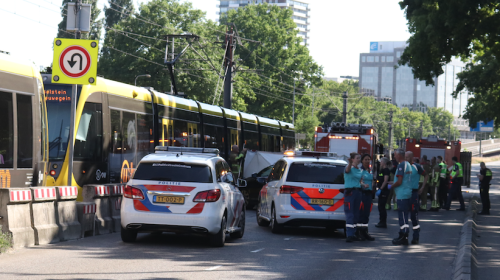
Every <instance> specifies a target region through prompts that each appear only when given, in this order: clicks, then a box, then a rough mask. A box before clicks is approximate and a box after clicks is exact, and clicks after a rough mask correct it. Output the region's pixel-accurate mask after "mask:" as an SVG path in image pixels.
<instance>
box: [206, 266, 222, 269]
mask: <svg viewBox="0 0 500 280" xmlns="http://www.w3.org/2000/svg"><path fill="white" fill-rule="evenodd" d="M219 267H222V265H216V266H212V267H210V268H207V269H205V270H216V269H217V268H219Z"/></svg>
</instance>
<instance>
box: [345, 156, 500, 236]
mask: <svg viewBox="0 0 500 280" xmlns="http://www.w3.org/2000/svg"><path fill="white" fill-rule="evenodd" d="M393 158H394V159H395V162H391V160H389V159H388V158H387V157H384V158H381V159H380V168H379V171H378V172H372V171H371V170H370V167H371V166H370V162H371V157H370V155H368V154H365V155H363V156H361V155H359V154H357V153H352V154H351V155H350V159H349V164H348V165H347V167H346V169H345V172H344V179H345V190H344V212H345V215H346V233H347V238H346V242H353V241H362V240H371V241H372V240H375V238H373V237H372V236H371V235H370V234H369V233H368V221H369V217H370V212H371V208H372V205H373V204H372V197H373V193H372V191H373V190H374V188H373V187H372V185H373V183H374V182H375V183H376V184H377V185H376V187H377V189H378V191H377V194H378V197H379V200H378V210H379V214H380V221H379V223H378V224H376V225H375V226H376V227H378V228H387V210H388V209H390V207H391V205H390V200H391V198H394V197H395V200H396V205H395V208H394V209H397V211H398V216H399V226H400V230H399V236H398V237H396V238H394V239H393V241H392V243H393V244H394V245H408V243H409V241H408V235H409V231H410V225H409V220H410V219H411V222H412V229H413V238H412V241H411V243H412V244H419V239H420V224H419V219H418V213H419V211H427V193H428V192H429V188H430V193H431V207H430V209H429V210H430V211H439V209H440V208H442V209H445V210H450V206H451V201H452V198H453V197H454V196H455V195H456V196H457V197H458V200H459V202H460V208H458V209H456V210H459V211H464V210H465V204H464V199H463V196H462V190H461V186H462V183H463V168H462V165H461V164H460V163H459V162H458V159H457V158H456V157H453V158H452V161H453V164H452V166H451V168H450V169H448V166H447V164H446V163H445V162H444V161H443V158H442V157H441V156H438V157H433V158H432V159H431V160H430V161H428V159H427V156H423V157H422V162H421V163H422V164H420V160H419V159H415V158H414V156H413V153H412V152H405V151H404V150H402V149H397V150H396V151H395V153H394V157H393ZM481 170H482V171H481V172H480V174H478V177H479V179H480V182H481V183H480V186H483V187H481V190H482V191H481V193H482V194H483V193H484V195H482V197H483V196H484V199H482V200H483V211H482V212H481V213H482V214H489V204H488V203H487V198H486V196H487V195H486V193H487V190H489V181H490V180H491V171H489V169H487V168H486V167H485V165H484V163H482V164H481ZM450 177H451V186H449V185H448V182H449V178H450ZM487 188H488V189H487ZM485 202H486V203H485ZM485 206H486V208H485ZM481 213H480V214H481Z"/></svg>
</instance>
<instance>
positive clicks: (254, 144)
mask: <svg viewBox="0 0 500 280" xmlns="http://www.w3.org/2000/svg"><path fill="white" fill-rule="evenodd" d="M244 136H245V148H247V149H250V150H259V134H258V133H257V132H253V131H245V135H244Z"/></svg>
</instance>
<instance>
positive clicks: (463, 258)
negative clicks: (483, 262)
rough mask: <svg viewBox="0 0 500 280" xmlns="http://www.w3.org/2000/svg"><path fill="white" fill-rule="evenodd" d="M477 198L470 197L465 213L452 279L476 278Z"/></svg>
mask: <svg viewBox="0 0 500 280" xmlns="http://www.w3.org/2000/svg"><path fill="white" fill-rule="evenodd" d="M477 200H478V198H477V197H476V196H473V197H472V198H470V201H469V206H468V207H467V212H466V214H465V219H464V224H463V226H462V230H461V231H460V240H459V243H458V247H457V255H456V256H455V260H454V261H453V271H452V279H454V280H458V279H461V280H471V279H476V277H475V276H476V275H477V274H476V271H477V261H476V244H475V241H476V238H475V236H476V222H475V219H476V216H477V205H478V202H477Z"/></svg>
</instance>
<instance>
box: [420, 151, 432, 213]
mask: <svg viewBox="0 0 500 280" xmlns="http://www.w3.org/2000/svg"><path fill="white" fill-rule="evenodd" d="M421 166H422V168H423V169H424V171H425V174H426V175H427V178H428V179H427V181H426V182H425V184H424V181H425V178H426V176H424V175H420V180H419V182H418V185H419V189H422V193H421V194H420V211H427V193H428V191H429V186H430V185H431V175H432V166H431V165H430V163H429V160H427V156H426V155H424V156H422V164H421ZM422 187H423V188H422Z"/></svg>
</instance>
